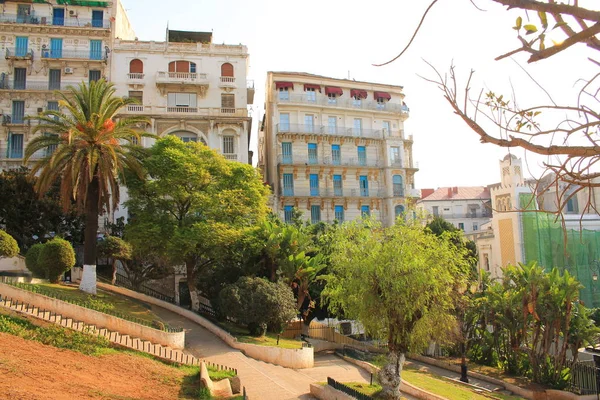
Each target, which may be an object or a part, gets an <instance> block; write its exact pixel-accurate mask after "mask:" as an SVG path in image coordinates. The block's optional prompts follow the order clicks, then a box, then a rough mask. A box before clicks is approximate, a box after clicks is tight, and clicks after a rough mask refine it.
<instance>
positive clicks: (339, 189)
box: [333, 175, 344, 196]
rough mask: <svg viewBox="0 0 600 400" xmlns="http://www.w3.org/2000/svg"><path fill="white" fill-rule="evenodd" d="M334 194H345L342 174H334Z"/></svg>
mask: <svg viewBox="0 0 600 400" xmlns="http://www.w3.org/2000/svg"><path fill="white" fill-rule="evenodd" d="M333 195H334V196H343V195H344V188H343V186H342V176H341V175H334V176H333Z"/></svg>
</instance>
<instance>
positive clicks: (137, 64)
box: [129, 58, 144, 74]
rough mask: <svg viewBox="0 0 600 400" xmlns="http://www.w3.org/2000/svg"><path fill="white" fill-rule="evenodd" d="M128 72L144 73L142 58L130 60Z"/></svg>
mask: <svg viewBox="0 0 600 400" xmlns="http://www.w3.org/2000/svg"><path fill="white" fill-rule="evenodd" d="M129 73H130V74H143V73H144V63H143V62H142V60H138V59H137V58H136V59H135V60H131V62H130V63H129Z"/></svg>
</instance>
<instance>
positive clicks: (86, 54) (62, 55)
mask: <svg viewBox="0 0 600 400" xmlns="http://www.w3.org/2000/svg"><path fill="white" fill-rule="evenodd" d="M42 59H44V60H63V59H68V60H85V61H100V62H106V61H107V60H108V53H107V52H106V50H98V51H89V50H87V51H86V50H63V49H47V48H46V49H42Z"/></svg>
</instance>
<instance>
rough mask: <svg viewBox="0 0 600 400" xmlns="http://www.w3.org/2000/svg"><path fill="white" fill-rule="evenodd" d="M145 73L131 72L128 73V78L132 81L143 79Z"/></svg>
mask: <svg viewBox="0 0 600 400" xmlns="http://www.w3.org/2000/svg"><path fill="white" fill-rule="evenodd" d="M144 76H145V74H144V73H141V72H130V73H128V74H127V79H128V80H130V81H141V80H143V79H144Z"/></svg>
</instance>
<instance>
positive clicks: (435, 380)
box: [402, 367, 488, 400]
mask: <svg viewBox="0 0 600 400" xmlns="http://www.w3.org/2000/svg"><path fill="white" fill-rule="evenodd" d="M402 379H404V380H405V381H406V382H408V383H410V384H412V385H414V386H417V387H419V388H421V389H423V390H426V391H428V392H431V393H434V394H437V395H440V396H442V397H446V398H448V399H452V400H486V399H488V397H486V396H483V395H481V394H478V393H475V392H473V391H472V390H470V389H469V388H467V387H465V386H461V385H459V384H455V383H452V382H450V381H448V380H446V379H443V378H440V377H437V376H436V375H434V374H432V373H430V372H427V371H420V370H417V369H414V368H410V367H407V368H404V370H403V371H402Z"/></svg>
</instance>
